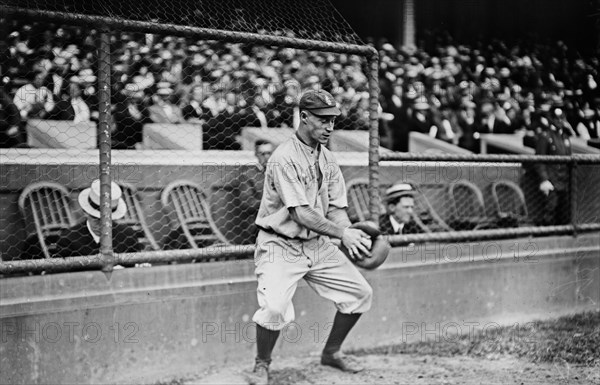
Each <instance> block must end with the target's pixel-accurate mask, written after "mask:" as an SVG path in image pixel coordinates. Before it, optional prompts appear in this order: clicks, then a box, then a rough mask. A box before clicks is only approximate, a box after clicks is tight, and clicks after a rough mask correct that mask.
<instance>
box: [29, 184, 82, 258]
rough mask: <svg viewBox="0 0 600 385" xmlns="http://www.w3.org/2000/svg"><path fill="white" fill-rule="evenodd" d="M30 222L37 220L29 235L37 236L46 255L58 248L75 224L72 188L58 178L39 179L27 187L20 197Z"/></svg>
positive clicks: (47, 256) (48, 256) (48, 255)
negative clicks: (57, 244) (43, 180)
mask: <svg viewBox="0 0 600 385" xmlns="http://www.w3.org/2000/svg"><path fill="white" fill-rule="evenodd" d="M18 205H19V210H20V211H21V215H22V216H23V218H24V219H25V222H26V224H30V223H33V228H34V230H33V231H31V232H30V233H29V234H28V237H31V236H36V237H37V239H38V242H39V244H40V247H41V249H42V252H43V255H44V257H45V258H50V257H51V255H52V254H53V253H54V252H55V246H56V245H55V243H56V241H57V240H58V238H59V237H60V236H61V233H62V231H63V230H65V229H68V228H70V227H72V226H74V225H75V217H74V216H73V212H72V210H71V204H70V197H69V191H68V190H67V188H66V187H65V186H63V185H61V184H59V183H55V182H35V183H32V184H30V185H28V186H27V187H25V188H24V189H23V191H22V192H21V195H20V196H19V200H18Z"/></svg>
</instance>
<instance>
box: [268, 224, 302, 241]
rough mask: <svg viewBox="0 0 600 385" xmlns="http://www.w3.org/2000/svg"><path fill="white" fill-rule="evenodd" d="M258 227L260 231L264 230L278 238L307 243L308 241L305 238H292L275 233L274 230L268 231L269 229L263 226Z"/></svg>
mask: <svg viewBox="0 0 600 385" xmlns="http://www.w3.org/2000/svg"><path fill="white" fill-rule="evenodd" d="M256 227H258V229H259V230H262V231H264V232H265V233H268V234H273V235H276V236H278V237H280V238H283V239H287V240H288V241H306V239H304V238H292V237H288V236H287V235H283V234H280V233H278V232H277V231H275V230H273V229H267V228H264V227H262V226H256Z"/></svg>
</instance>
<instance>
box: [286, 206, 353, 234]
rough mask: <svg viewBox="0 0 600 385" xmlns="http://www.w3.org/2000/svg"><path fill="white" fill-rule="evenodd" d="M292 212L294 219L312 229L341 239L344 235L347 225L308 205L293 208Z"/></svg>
mask: <svg viewBox="0 0 600 385" xmlns="http://www.w3.org/2000/svg"><path fill="white" fill-rule="evenodd" d="M290 214H291V216H292V219H293V220H294V221H296V222H297V223H299V224H300V225H302V226H304V227H306V228H307V229H309V230H311V231H314V232H316V233H319V234H322V235H327V236H330V237H333V238H339V239H341V238H342V237H343V236H344V229H345V227H343V226H341V225H338V224H336V223H334V222H332V221H330V220H328V219H327V218H325V217H323V216H322V215H320V214H319V213H317V212H316V211H315V210H313V209H311V208H309V207H308V206H299V207H294V208H291V209H290Z"/></svg>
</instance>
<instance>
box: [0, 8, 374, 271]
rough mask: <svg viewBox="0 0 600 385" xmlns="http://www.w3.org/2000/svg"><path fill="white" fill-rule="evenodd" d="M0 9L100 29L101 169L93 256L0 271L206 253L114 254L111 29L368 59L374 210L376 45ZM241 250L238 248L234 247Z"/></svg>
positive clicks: (103, 265)
mask: <svg viewBox="0 0 600 385" xmlns="http://www.w3.org/2000/svg"><path fill="white" fill-rule="evenodd" d="M0 11H1V12H2V13H3V14H4V15H6V16H17V17H24V18H28V19H31V20H42V21H52V22H62V23H68V24H73V25H85V26H94V27H97V28H98V29H99V31H100V38H99V41H98V62H99V68H98V72H99V73H98V93H99V102H100V104H99V109H100V117H99V129H98V133H99V152H100V156H99V168H100V170H99V175H100V178H99V179H100V183H101V189H100V194H101V197H100V214H101V232H102V234H101V237H100V255H99V256H97V257H87V258H79V260H81V261H79V260H73V261H72V260H70V259H67V260H58V259H53V260H47V259H44V260H29V261H12V262H0V274H11V273H28V272H29V273H38V272H49V271H52V272H58V271H73V270H78V269H87V270H92V269H102V270H103V271H105V272H110V271H112V270H113V267H114V265H115V264H119V263H122V262H123V261H125V260H127V261H130V260H132V259H135V260H138V261H140V262H141V261H145V262H152V261H155V262H156V261H157V260H160V261H166V260H169V261H171V260H178V261H180V260H185V261H191V260H196V259H198V260H200V259H203V258H204V257H205V256H206V253H207V250H209V251H210V250H212V249H211V248H207V249H199V250H194V251H192V250H181V251H175V252H167V251H159V252H148V253H140V255H139V256H137V257H135V258H134V257H131V256H119V255H113V248H112V220H111V218H110V200H111V196H110V181H111V146H110V143H111V132H110V128H109V118H110V115H109V111H110V99H111V95H110V90H111V84H110V83H111V79H110V33H111V30H112V29H119V30H129V31H136V32H145V33H159V34H169V35H173V36H192V37H194V38H197V39H207V40H219V41H224V42H237V43H254V44H260V45H271V46H278V47H286V48H298V49H305V50H307V49H311V50H314V51H324V52H333V53H347V54H356V55H359V56H362V57H364V58H365V59H366V61H367V66H366V68H367V70H366V76H367V79H368V84H369V120H370V129H369V183H370V186H371V188H370V190H369V193H370V197H371V210H372V211H373V212H377V211H378V210H379V206H378V204H377V202H378V201H379V190H378V189H377V188H376V187H375V186H377V185H378V175H379V174H378V163H379V151H378V149H379V129H378V113H377V107H378V105H379V79H378V71H379V54H378V52H377V50H376V49H375V48H374V47H371V46H367V45H356V44H345V43H334V42H326V41H318V40H309V39H298V38H290V37H282V36H271V35H264V34H257V33H247V32H233V31H225V30H216V29H207V28H199V27H190V26H181V25H175V24H158V23H153V22H142V21H134V20H120V19H119V20H117V19H111V18H109V17H102V16H90V15H82V14H74V13H66V12H55V11H43V10H33V9H27V8H22V7H11V6H6V5H0ZM237 250H238V251H237V252H238V253H239V248H237ZM243 250H244V251H243V252H242V254H243V255H251V252H250V251H248V250H246V249H243ZM232 253H233V254H234V255H235V254H236V251H235V250H234V249H231V250H230V249H229V248H223V249H219V250H218V252H217V254H216V255H214V257H231V256H232Z"/></svg>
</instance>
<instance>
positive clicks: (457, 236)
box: [380, 152, 600, 246]
mask: <svg viewBox="0 0 600 385" xmlns="http://www.w3.org/2000/svg"><path fill="white" fill-rule="evenodd" d="M380 161H381V162H403V161H406V162H408V161H410V162H415V161H420V162H465V163H480V162H491V163H525V162H528V163H542V162H543V163H566V164H567V165H568V166H569V174H570V178H571V179H570V181H569V185H570V186H571V224H570V225H560V226H529V227H520V228H514V229H493V230H471V231H454V232H448V233H442V232H440V233H433V234H411V235H393V236H390V238H389V239H390V243H391V244H392V246H402V245H406V244H409V243H413V242H414V243H421V242H458V241H471V240H488V239H502V238H512V237H522V236H544V235H564V234H572V235H574V236H575V235H577V234H578V233H580V232H589V231H599V230H600V223H587V224H577V193H578V191H577V184H576V183H575V172H574V171H575V170H576V169H577V166H578V165H580V164H593V165H600V155H581V154H574V155H570V156H564V155H503V154H497V155H496V154H493V155H488V154H483V155H475V154H473V155H471V154H469V155H463V154H460V155H459V154H414V153H399V152H394V153H386V154H381V156H380Z"/></svg>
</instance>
